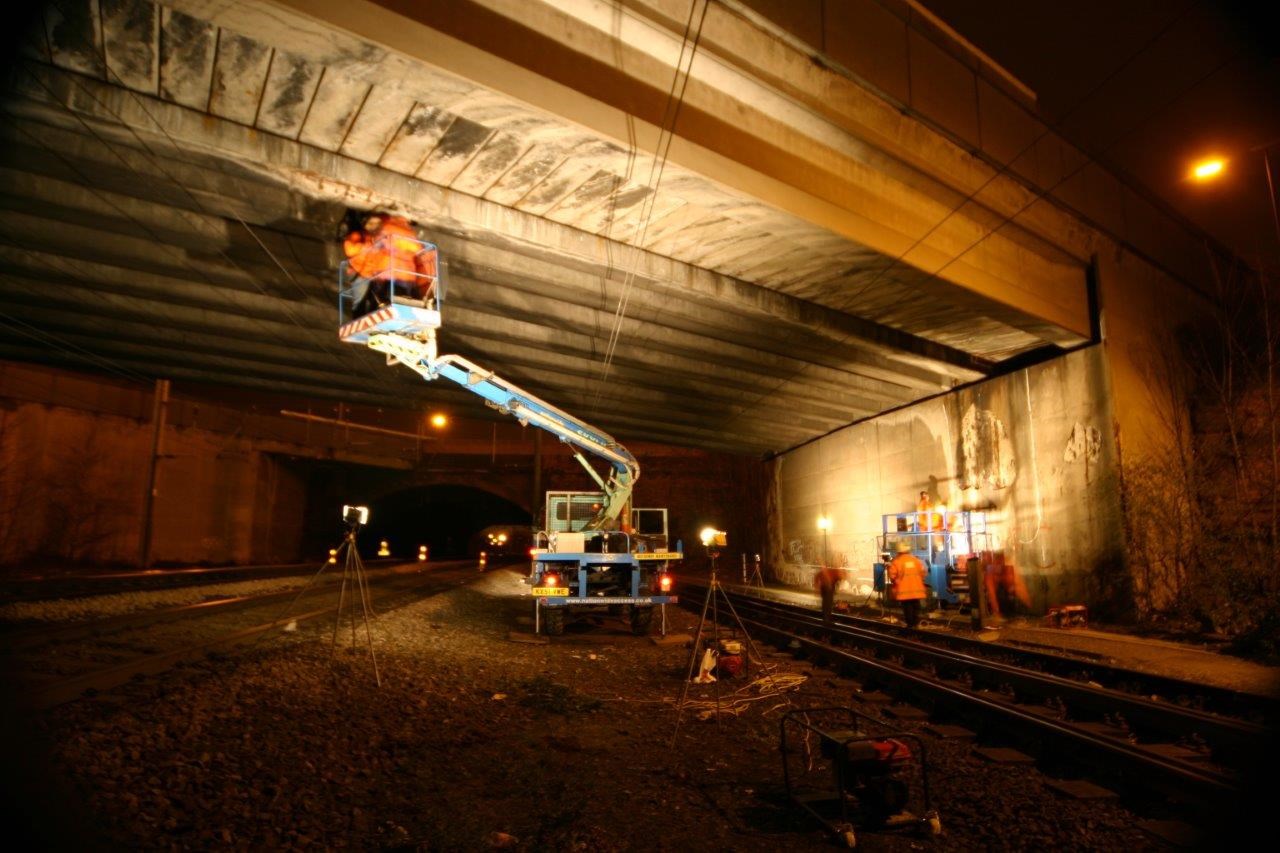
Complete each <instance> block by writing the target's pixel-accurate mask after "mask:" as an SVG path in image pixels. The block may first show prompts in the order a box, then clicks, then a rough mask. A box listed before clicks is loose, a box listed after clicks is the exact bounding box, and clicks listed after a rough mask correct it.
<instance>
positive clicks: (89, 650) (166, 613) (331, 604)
mask: <svg viewBox="0 0 1280 853" xmlns="http://www.w3.org/2000/svg"><path fill="white" fill-rule="evenodd" d="M410 567H412V569H413V570H411V571H408V572H405V571H395V569H394V568H385V569H382V570H378V569H370V571H369V572H368V583H369V588H370V592H371V594H372V598H373V603H374V605H375V606H376V607H377V609H378V610H379V611H386V610H391V609H395V608H397V607H401V606H404V605H406V604H409V603H412V602H414V601H417V600H420V599H421V598H422V597H424V596H429V595H434V594H436V593H439V592H442V591H444V590H446V589H449V588H452V587H453V586H456V585H458V584H460V583H464V582H466V581H467V580H470V579H471V578H472V577H474V576H475V565H474V563H472V562H470V561H456V562H450V563H434V564H431V566H430V568H429V569H426V570H418V568H417V566H416V565H413V564H410V566H406V568H410ZM340 577H341V576H340V575H339V576H338V577H328V578H322V580H321V582H318V583H317V584H315V585H312V586H310V587H306V588H303V589H301V590H300V589H296V588H295V589H288V590H282V591H274V592H268V593H263V594H259V595H245V596H236V597H231V598H224V599H215V600H211V601H205V602H200V603H197V604H190V605H183V606H178V607H165V608H159V609H154V610H146V611H140V612H136V613H129V614H124V615H119V616H111V617H106V618H103V619H93V620H86V621H83V622H74V623H60V624H56V625H50V626H41V627H39V628H29V629H20V630H14V631H11V632H8V633H7V634H3V635H0V650H2V651H3V658H2V659H0V671H3V672H4V673H5V676H6V678H7V680H8V682H9V683H10V685H11V687H12V688H13V689H14V692H15V693H16V694H17V695H18V697H19V704H20V705H21V706H23V707H26V708H29V709H32V710H39V709H42V708H48V707H52V706H55V705H58V704H61V703H63V702H68V701H71V700H73V699H76V698H78V697H80V696H82V695H84V694H86V693H88V692H90V691H103V690H109V689H111V688H113V687H117V686H119V685H121V684H123V683H125V682H126V681H128V680H130V679H132V678H134V677H135V676H138V675H153V674H156V673H159V672H163V671H164V670H166V669H169V668H171V667H173V666H176V665H178V664H180V663H184V662H190V661H197V660H201V659H203V658H204V657H206V656H207V655H208V654H209V653H210V652H216V651H220V650H224V649H229V648H232V647H235V646H237V645H239V644H241V643H247V642H252V641H254V640H256V639H257V638H259V637H261V636H263V635H265V634H267V633H268V632H271V631H275V630H279V629H281V628H283V627H284V626H286V625H288V624H289V623H290V622H295V623H297V625H298V626H302V625H304V624H306V623H313V624H315V623H318V622H324V623H325V624H328V625H332V624H333V620H334V618H335V614H336V609H337V605H338V599H339V595H340V586H341V585H340V583H338V581H340ZM299 593H302V594H301V596H299ZM347 594H348V596H350V594H351V593H350V591H348V593H347ZM295 598H296V599H297V600H296V601H294V603H293V604H292V605H290V602H291V601H293V600H294V599H295ZM325 617H327V619H326V618H325Z"/></svg>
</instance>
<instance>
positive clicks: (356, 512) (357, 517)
mask: <svg viewBox="0 0 1280 853" xmlns="http://www.w3.org/2000/svg"><path fill="white" fill-rule="evenodd" d="M342 520H343V521H345V522H346V523H347V524H360V525H364V524H368V523H369V508H368V507H367V506H351V505H350V504H343V506H342Z"/></svg>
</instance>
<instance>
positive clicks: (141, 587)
mask: <svg viewBox="0 0 1280 853" xmlns="http://www.w3.org/2000/svg"><path fill="white" fill-rule="evenodd" d="M402 562H405V560H404V559H401V558H394V557H381V558H377V559H372V560H365V561H364V563H365V565H366V566H367V567H369V568H371V569H372V568H377V567H380V566H390V565H395V564H396V563H402ZM317 567H318V564H317V563H315V562H310V563H279V564H272V565H263V566H220V567H214V568H187V569H148V570H146V571H134V572H106V573H101V574H82V575H54V576H47V577H33V578H16V579H9V580H5V581H4V582H3V583H0V601H46V600H49V599H57V598H86V597H89V596H93V595H111V594H114V593H128V592H141V591H145V590H155V589H180V588H182V587H188V586H203V585H206V584H214V583H230V582H233V581H246V580H263V579H268V578H280V577H289V576H292V575H306V574H311V573H313V572H315V571H316V569H317Z"/></svg>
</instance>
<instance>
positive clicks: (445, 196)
mask: <svg viewBox="0 0 1280 853" xmlns="http://www.w3.org/2000/svg"><path fill="white" fill-rule="evenodd" d="M50 82H51V85H52V86H57V87H59V88H60V89H61V91H60V92H59V98H60V100H61V101H62V103H61V105H59V104H48V105H46V106H45V107H44V108H43V109H41V108H39V107H36V106H35V105H34V104H33V105H31V106H28V107H26V108H25V110H26V111H28V112H29V111H32V110H36V111H39V112H40V113H41V115H39V116H38V118H39V119H41V120H44V121H48V122H52V123H54V124H58V125H63V126H68V125H74V124H76V123H77V119H76V118H75V117H72V116H69V115H67V114H66V112H67V110H68V109H75V110H76V111H77V112H78V113H80V114H81V117H82V118H84V119H86V120H94V121H95V122H96V124H97V125H98V126H99V130H100V132H101V133H103V134H104V135H108V136H110V137H111V138H112V141H113V142H114V143H116V144H123V145H135V144H136V139H133V133H130V132H129V131H126V130H125V129H124V128H123V127H121V126H120V124H119V122H120V121H122V120H123V121H124V122H127V123H128V124H129V126H130V127H132V128H133V131H134V132H135V133H137V134H139V135H143V136H151V137H156V138H157V139H161V138H162V139H166V140H167V139H169V138H173V139H177V140H178V141H179V143H180V144H182V145H184V146H191V147H193V148H195V149H199V150H201V151H203V152H205V153H209V154H213V155H215V156H221V157H225V158H230V159H232V160H234V161H235V162H237V164H239V166H240V167H241V168H244V169H248V170H251V171H253V172H255V173H257V174H259V175H261V176H263V177H265V178H268V179H270V180H272V181H273V182H276V181H279V182H284V183H287V184H289V185H290V186H293V187H294V188H295V189H297V190H298V191H299V192H302V193H304V194H306V195H308V196H309V197H311V198H312V199H313V200H316V201H323V202H330V203H333V204H339V205H349V206H353V207H366V208H372V207H387V208H391V209H396V210H401V211H404V212H406V213H408V214H409V215H411V216H413V217H414V218H416V219H418V220H419V221H423V222H427V223H435V224H438V225H440V226H441V227H444V228H446V229H449V230H452V231H454V232H456V233H458V234H460V235H463V236H466V237H467V238H469V239H471V240H474V241H477V242H484V243H486V244H490V245H498V246H500V247H506V248H509V249H511V250H513V251H516V252H518V253H521V254H526V255H533V256H539V255H541V256H543V257H548V258H551V259H559V260H562V261H567V262H569V263H576V264H580V265H583V266H585V267H587V268H596V269H599V268H605V267H612V268H615V269H628V270H630V269H634V270H635V271H636V276H637V277H639V278H641V279H642V280H644V281H645V282H647V283H648V284H649V285H650V286H653V287H657V288H661V289H665V290H667V291H668V292H671V293H673V294H675V295H688V294H692V295H696V296H699V297H701V298H705V299H710V300H717V301H718V300H724V299H727V300H728V301H730V302H732V303H734V304H735V305H736V306H738V307H739V308H740V309H743V308H746V309H751V310H755V311H756V312H758V313H759V315H760V316H761V317H762V318H766V317H782V318H785V319H789V320H791V321H793V322H797V323H799V324H801V325H805V326H809V327H819V328H823V330H824V331H825V332H826V333H828V334H830V335H832V336H833V337H836V338H838V339H854V338H858V339H862V340H870V341H873V342H875V343H876V344H878V345H880V346H882V347H884V351H885V353H886V354H887V355H892V356H893V357H896V358H903V359H906V360H913V361H914V362H915V363H916V364H918V365H919V366H920V367H923V368H925V369H932V370H938V371H941V372H946V373H951V374H956V375H955V376H954V381H967V380H969V379H972V378H974V376H975V375H980V374H981V373H984V372H985V371H986V370H987V369H989V365H988V364H987V363H985V362H983V361H982V360H981V359H978V358H975V357H973V356H970V355H968V354H967V353H962V352H960V351H958V350H954V349H951V348H949V347H945V346H943V345H941V344H937V343H935V342H932V341H928V340H926V339H923V338H919V337H917V336H914V335H911V334H909V333H906V332H902V331H899V330H896V329H892V328H889V327H887V326H882V325H880V324H877V323H874V322H872V321H868V320H864V319H862V318H857V317H852V316H850V315H847V314H844V313H842V312H839V311H835V310H832V309H828V308H824V307H823V306H820V305H817V304H815V303H812V302H808V301H805V300H801V299H796V298H794V297H790V296H788V295H786V294H782V293H779V292H777V291H774V290H771V289H769V288H766V287H763V286H760V285H753V284H750V283H748V282H744V281H740V280H737V279H732V278H729V277H727V276H723V275H719V274H717V273H713V272H710V271H707V270H703V269H700V268H697V267H693V266H690V265H688V264H684V263H683V262H680V261H676V260H673V259H671V258H668V257H664V256H661V255H656V254H654V253H651V252H647V251H644V250H639V249H635V248H634V247H632V246H629V245H627V244H624V243H619V242H616V241H610V240H607V239H606V238H603V237H599V236H596V235H589V234H585V233H584V232H582V231H580V230H578V229H575V228H572V227H570V226H566V225H562V224H560V223H557V222H554V221H552V220H548V219H546V218H543V217H539V216H535V215H531V214H528V213H525V212H523V211H518V210H515V209H512V208H508V207H505V206H503V205H499V204H496V203H494V202H491V201H486V200H484V199H480V198H477V197H474V196H470V195H467V194H465V193H460V192H457V191H454V190H450V189H448V188H445V187H441V186H439V185H437V184H432V183H430V182H426V181H421V180H418V179H415V178H410V177H408V176H405V175H402V174H399V173H395V172H391V171H389V170H386V169H382V168H379V167H377V166H372V165H370V164H368V163H364V162H362V161H358V160H354V159H352V158H348V157H344V156H342V155H340V154H335V153H332V152H328V151H324V150H321V149H316V148H314V147H311V146H307V145H304V144H301V143H297V142H294V141H292V140H287V139H284V138H282V137H278V136H272V135H268V134H262V133H258V132H255V131H254V130H253V129H251V128H248V127H245V126H243V125H239V124H236V123H234V122H230V121H226V120H224V119H218V118H214V117H211V116H208V115H205V114H200V113H196V112H194V111H192V110H189V109H187V108H185V107H181V106H178V105H175V104H170V103H167V102H164V101H161V100H159V99H156V98H150V97H148V96H145V95H141V94H138V93H133V92H125V91H124V90H122V89H120V88H119V87H115V86H109V85H107V84H102V83H101V82H98V81H94V80H91V79H88V78H85V79H84V80H82V81H79V82H78V83H77V84H76V85H79V86H89V87H94V88H95V89H96V90H97V91H96V92H95V95H96V97H95V98H94V99H93V100H92V102H90V103H84V102H83V101H84V99H78V98H75V97H74V92H72V91H70V89H71V85H70V84H68V83H66V82H65V81H64V82H62V83H59V80H58V77H57V75H56V74H54V75H51V81H50ZM37 97H38V96H37ZM142 104H145V107H144V106H142ZM33 117H37V116H33ZM157 123H159V125H160V127H162V128H163V132H161V131H160V130H159V128H157Z"/></svg>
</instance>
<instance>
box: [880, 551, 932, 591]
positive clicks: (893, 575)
mask: <svg viewBox="0 0 1280 853" xmlns="http://www.w3.org/2000/svg"><path fill="white" fill-rule="evenodd" d="M924 574H925V572H924V563H922V562H921V561H920V558H919V557H916V556H915V555H914V554H899V555H898V556H896V557H894V558H893V562H892V563H890V564H889V580H891V581H893V597H894V599H896V600H897V601H910V600H912V599H914V598H924V597H925V593H924Z"/></svg>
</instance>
